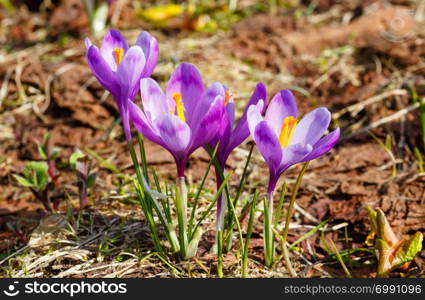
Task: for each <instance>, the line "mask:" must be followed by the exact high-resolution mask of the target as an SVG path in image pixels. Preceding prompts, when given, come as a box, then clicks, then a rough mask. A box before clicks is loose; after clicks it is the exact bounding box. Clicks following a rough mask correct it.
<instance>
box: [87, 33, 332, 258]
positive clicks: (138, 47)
mask: <svg viewBox="0 0 425 300" xmlns="http://www.w3.org/2000/svg"><path fill="white" fill-rule="evenodd" d="M85 43H86V48H87V62H88V64H89V66H90V69H91V70H92V72H93V74H94V76H95V77H96V78H97V79H98V81H99V82H100V83H101V84H102V85H103V87H104V88H105V89H107V90H108V91H109V92H110V93H111V94H112V95H113V97H114V99H115V101H116V103H117V106H118V109H119V112H120V115H121V118H122V124H123V128H124V133H125V136H126V138H127V139H128V140H129V141H131V132H130V121H132V124H133V125H134V127H135V128H136V129H137V130H138V131H139V132H140V133H141V134H142V135H143V136H144V137H146V138H147V139H149V140H151V141H152V142H154V143H157V144H159V145H161V146H162V147H164V148H165V149H166V150H168V151H169V153H170V154H171V155H172V156H173V157H174V160H175V163H176V167H177V177H178V179H177V186H178V190H177V193H176V202H175V205H176V211H177V215H178V221H179V241H178V243H179V246H175V243H174V246H175V247H173V249H177V248H179V249H180V251H181V254H182V256H183V257H190V256H191V255H194V254H195V253H196V248H197V243H198V242H199V238H200V235H201V234H200V232H199V230H198V231H197V232H196V233H191V232H190V230H189V233H188V232H187V231H186V228H187V212H186V210H187V190H186V186H185V168H186V164H187V162H188V159H189V157H190V155H191V154H192V153H193V152H194V151H195V150H196V149H198V148H200V147H204V148H206V149H214V148H216V149H217V152H216V159H217V162H218V164H217V165H216V177H217V188H218V187H219V186H222V182H223V172H224V170H225V166H226V161H227V159H228V157H229V155H230V154H231V152H232V151H233V149H235V148H236V147H238V146H239V145H240V144H241V143H242V142H243V141H244V140H245V139H246V138H247V137H248V136H249V135H250V134H251V136H252V138H253V139H254V141H255V144H256V145H257V148H258V149H259V151H260V153H261V154H262V156H263V157H264V159H265V161H266V163H267V165H268V167H269V174H270V177H269V183H268V189H267V194H268V201H267V202H268V208H269V209H270V210H272V207H273V192H274V190H275V188H276V184H277V181H278V179H279V177H280V176H281V174H282V173H283V172H284V171H285V170H287V169H288V168H289V167H291V166H292V165H295V164H298V163H301V162H305V161H309V160H312V159H315V158H317V157H319V156H321V155H324V154H325V153H327V152H328V151H329V150H330V149H331V148H332V147H334V145H335V144H336V142H337V141H338V139H339V134H340V133H339V129H337V130H335V131H332V132H331V133H329V134H328V135H327V136H325V137H322V136H323V134H324V133H325V131H326V130H327V129H328V127H329V123H330V119H331V116H330V112H329V111H328V110H327V109H326V108H318V109H315V110H313V111H312V112H310V113H308V114H307V115H306V116H305V117H304V118H302V119H301V121H299V122H298V109H297V105H296V102H295V98H294V96H293V95H292V93H291V92H290V91H288V90H283V91H280V92H279V93H277V94H276V95H275V96H274V97H273V98H272V100H271V102H270V104H269V105H268V108H267V110H266V113H265V117H264V118H263V116H262V114H263V111H264V109H265V107H266V101H267V91H266V87H265V86H264V84H263V83H259V84H257V86H256V87H255V89H254V91H253V94H252V96H251V98H250V100H249V102H248V105H247V109H245V111H244V113H243V114H242V117H241V118H240V119H239V121H238V122H235V105H234V97H233V95H232V93H231V92H230V90H229V89H228V88H227V87H225V86H224V85H223V84H221V83H218V82H215V83H213V84H211V86H210V87H208V88H207V89H205V88H204V83H203V80H202V77H201V74H200V73H199V71H198V69H197V68H196V67H195V66H194V65H192V64H189V63H182V64H180V65H179V66H178V67H177V68H176V70H175V71H174V72H173V74H172V75H171V77H170V79H169V81H168V83H167V85H166V88H165V91H163V90H162V89H161V88H160V86H159V84H158V83H157V82H156V81H155V80H153V79H152V78H150V75H151V74H152V72H153V70H154V68H155V66H156V63H157V61H158V54H159V48H158V43H157V41H156V39H155V38H153V37H152V36H151V35H150V34H149V33H147V32H142V33H141V34H140V35H139V37H138V38H137V41H136V44H135V45H134V46H132V47H129V46H128V44H127V42H126V40H125V39H124V38H123V37H122V35H121V34H120V33H119V32H118V31H116V30H110V31H108V32H107V34H106V35H105V37H104V40H103V42H102V45H101V47H100V49H99V48H98V47H96V46H95V45H93V44H92V42H91V41H90V40H89V39H86V42H85ZM139 90H140V94H141V100H142V101H141V103H140V105H139V104H136V103H135V102H134V100H135V97H136V95H137V93H138V92H139ZM130 146H131V147H130V148H131V149H133V152H131V153H133V154H134V148H132V147H133V146H132V143H131V142H130ZM134 156H135V155H132V158H133V162H134V163H135V167H136V170H137V167H138V162H137V158H134ZM138 174H139V173H138ZM139 177H141V176H139ZM139 181H141V182H140V185H143V186H146V187H147V188H146V190H147V191H148V192H149V193H151V189H150V188H149V187H148V186H147V183H146V180H145V178H139ZM223 185H224V184H223ZM217 195H218V194H217ZM216 199H218V200H217V231H222V230H223V217H224V214H225V211H226V205H225V203H224V202H225V201H222V197H221V196H220V195H218V196H217V198H216ZM155 205H156V208H157V209H158V210H157V211H158V214H159V215H160V216H161V219H166V217H163V212H161V209H160V208H159V204H158V203H157V202H155ZM145 213H146V212H145ZM151 220H152V219H151ZM269 225H270V224H269ZM170 226H171V227H172V222H170V223H167V224H166V227H170ZM151 229H152V228H151ZM170 230H171V229H170ZM268 230H270V227H269V229H268ZM169 235H170V236H172V237H173V238H172V239H173V240H175V238H174V237H175V233H174V231H172V230H171V231H170V232H169ZM194 236H196V237H194ZM186 250H187V251H186Z"/></svg>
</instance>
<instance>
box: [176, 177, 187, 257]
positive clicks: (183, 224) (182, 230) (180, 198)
mask: <svg viewBox="0 0 425 300" xmlns="http://www.w3.org/2000/svg"><path fill="white" fill-rule="evenodd" d="M176 209H177V220H178V223H179V240H180V255H181V257H182V258H184V257H186V249H187V245H188V239H187V188H186V181H185V178H184V177H179V178H177V193H176Z"/></svg>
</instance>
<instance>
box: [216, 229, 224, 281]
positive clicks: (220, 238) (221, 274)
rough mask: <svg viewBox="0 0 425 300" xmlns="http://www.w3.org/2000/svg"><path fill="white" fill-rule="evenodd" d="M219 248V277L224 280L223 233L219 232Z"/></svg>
mask: <svg viewBox="0 0 425 300" xmlns="http://www.w3.org/2000/svg"><path fill="white" fill-rule="evenodd" d="M217 236H218V238H217V248H218V250H217V251H218V259H217V276H218V278H223V231H221V230H219V231H217Z"/></svg>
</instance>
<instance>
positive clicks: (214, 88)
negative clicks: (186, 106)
mask: <svg viewBox="0 0 425 300" xmlns="http://www.w3.org/2000/svg"><path fill="white" fill-rule="evenodd" d="M225 92H226V89H225V87H224V85H222V84H221V83H220V82H214V83H212V84H211V85H210V86H209V87H208V88H207V90H206V91H205V94H204V95H203V97H202V99H200V100H199V103H198V105H197V108H196V114H194V115H193V116H192V117H191V120H190V122H189V126H191V127H192V128H193V129H194V130H195V131H196V130H197V125H199V122H200V120H201V119H202V117H203V116H204V115H205V114H206V113H207V111H208V110H209V109H210V107H211V104H212V103H213V102H214V100H215V98H216V97H217V96H219V95H221V96H222V97H224V95H225ZM183 101H184V100H183Z"/></svg>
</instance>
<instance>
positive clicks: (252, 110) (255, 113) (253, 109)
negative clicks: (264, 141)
mask: <svg viewBox="0 0 425 300" xmlns="http://www.w3.org/2000/svg"><path fill="white" fill-rule="evenodd" d="M247 120H248V128H249V132H250V133H251V136H254V132H255V128H256V127H257V125H258V124H259V123H260V122H262V121H263V117H262V116H261V110H260V109H259V108H258V106H257V105H251V106H249V107H248V113H247Z"/></svg>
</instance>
